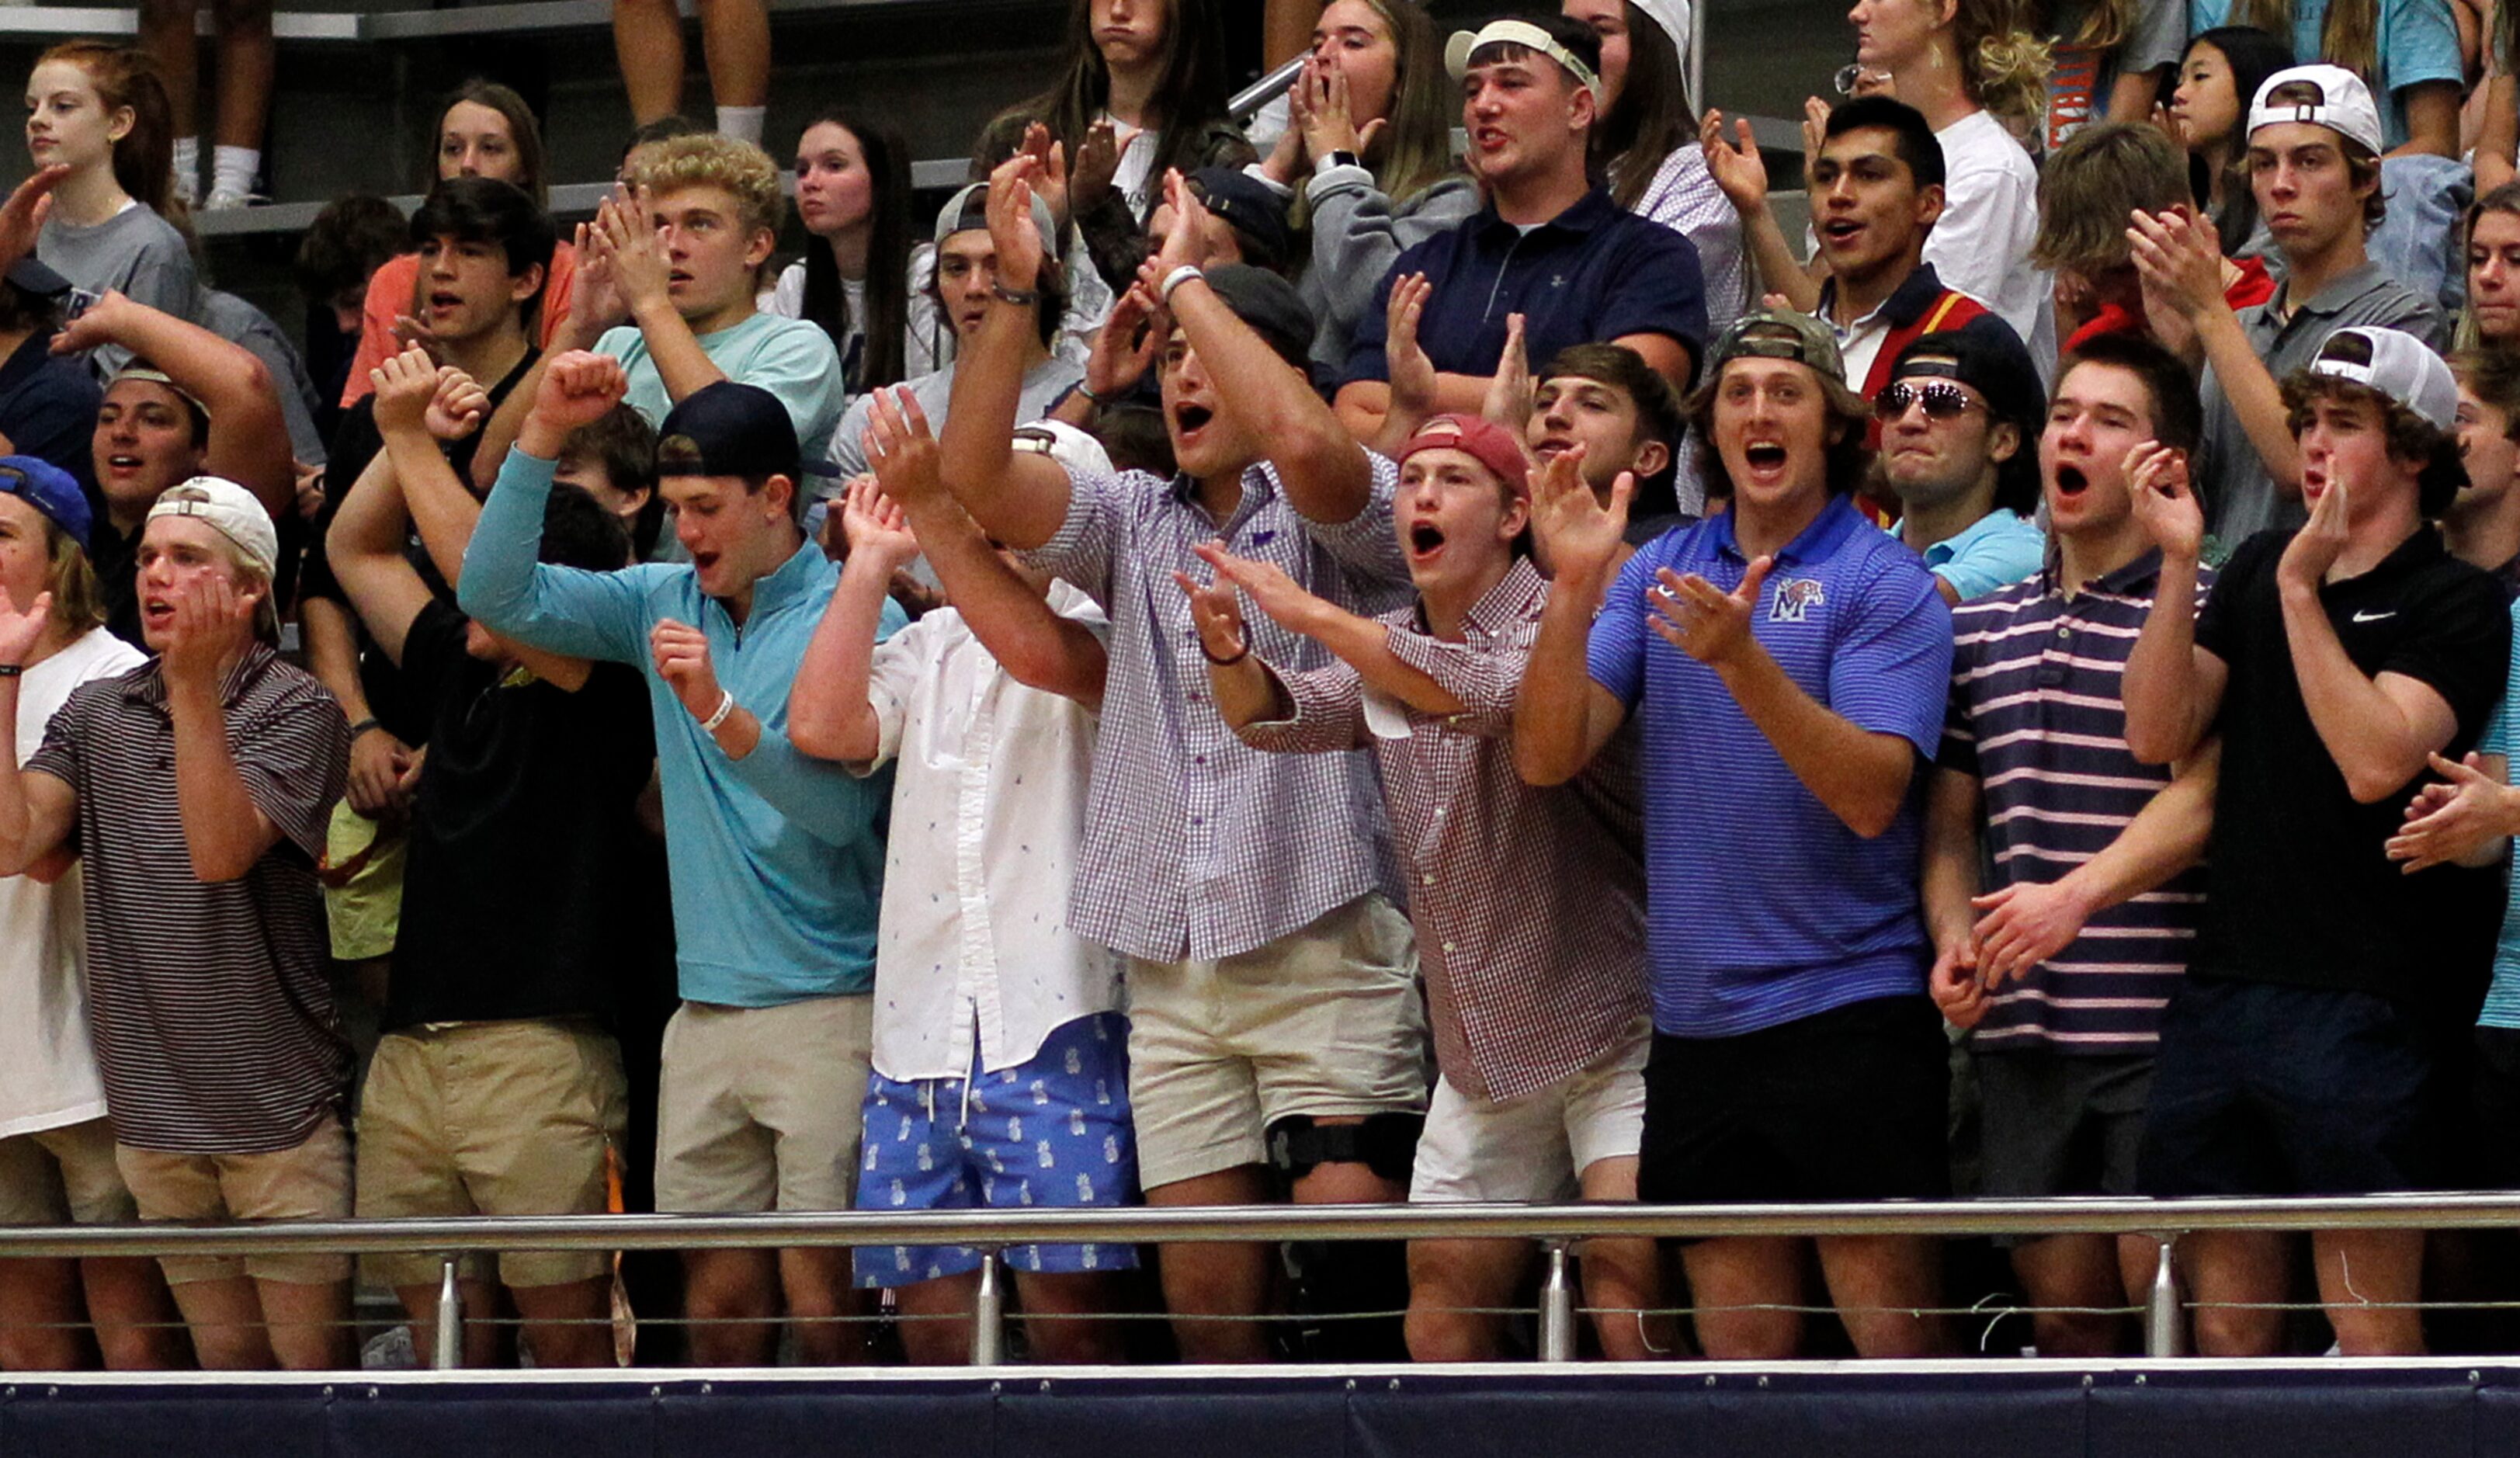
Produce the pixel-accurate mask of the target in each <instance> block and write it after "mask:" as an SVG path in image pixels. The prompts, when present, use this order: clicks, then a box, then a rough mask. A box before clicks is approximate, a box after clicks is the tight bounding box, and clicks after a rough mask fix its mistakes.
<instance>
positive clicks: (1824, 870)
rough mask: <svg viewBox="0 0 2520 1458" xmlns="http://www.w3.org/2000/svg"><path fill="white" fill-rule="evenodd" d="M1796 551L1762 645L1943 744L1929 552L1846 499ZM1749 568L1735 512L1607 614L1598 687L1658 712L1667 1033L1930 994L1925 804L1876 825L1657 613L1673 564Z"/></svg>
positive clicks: (1731, 584)
mask: <svg viewBox="0 0 2520 1458" xmlns="http://www.w3.org/2000/svg"><path fill="white" fill-rule="evenodd" d="M1776 556H1777V560H1776V564H1775V566H1774V568H1773V569H1772V570H1770V572H1769V573H1768V580H1767V583H1766V585H1765V586H1764V587H1763V588H1762V589H1761V591H1760V595H1759V596H1760V601H1759V603H1758V605H1757V606H1756V607H1755V608H1754V609H1753V610H1752V613H1751V631H1752V633H1753V634H1755V635H1756V637H1757V638H1758V641H1759V643H1760V644H1761V646H1763V647H1764V648H1766V650H1767V651H1768V652H1769V653H1770V654H1771V655H1772V656H1774V657H1775V659H1776V661H1777V662H1778V666H1780V667H1782V668H1783V669H1784V671H1785V674H1786V676H1788V677H1790V678H1791V679H1792V680H1793V681H1794V682H1795V683H1796V684H1797V685H1799V686H1800V687H1801V689H1802V690H1803V692H1804V693H1806V694H1809V695H1811V697H1812V698H1813V699H1814V700H1815V701H1817V702H1818V703H1820V704H1821V705H1822V706H1824V707H1826V708H1828V709H1830V710H1831V711H1833V712H1835V713H1837V714H1838V715H1840V716H1842V717H1843V718H1845V719H1847V720H1848V721H1849V722H1851V723H1853V724H1855V725H1856V726H1857V727H1858V728H1861V729H1866V730H1869V731H1871V732H1873V733H1876V734H1895V735H1897V736H1899V737H1900V738H1902V739H1905V740H1907V741H1908V742H1909V743H1910V744H1912V745H1913V746H1915V748H1916V752H1917V753H1918V754H1920V755H1931V754H1932V753H1933V752H1934V751H1935V748H1936V746H1937V745H1938V744H1939V742H1940V740H1941V737H1942V719H1943V702H1944V700H1945V699H1946V698H1947V697H1948V696H1949V693H1950V674H1951V663H1952V626H1951V624H1952V617H1951V610H1950V609H1948V608H1946V607H1945V606H1944V605H1943V598H1942V594H1941V593H1940V592H1938V591H1936V590H1935V587H1934V578H1933V576H1932V574H1931V573H1929V572H1927V571H1926V570H1925V569H1924V565H1923V564H1922V563H1920V562H1918V561H1917V560H1916V554H1914V553H1913V552H1911V551H1909V550H1908V549H1907V548H1906V547H1905V546H1903V545H1901V544H1900V543H1899V542H1898V541H1897V540H1896V539H1895V538H1893V537H1890V536H1888V535H1885V534H1884V533H1882V532H1880V531H1878V530H1875V529H1873V527H1872V526H1871V524H1869V523H1868V522H1866V521H1865V520H1864V518H1863V517H1862V516H1860V515H1858V513H1857V511H1856V509H1855V507H1854V506H1853V505H1852V504H1851V503H1850V502H1848V501H1847V500H1846V499H1845V498H1844V497H1836V498H1832V499H1831V500H1830V501H1829V503H1828V504H1827V505H1826V506H1825V507H1823V509H1822V511H1821V514H1820V516H1819V517H1818V518H1817V519H1815V520H1814V521H1813V523H1812V524H1811V525H1809V526H1807V527H1805V528H1803V530H1802V532H1801V534H1800V535H1798V536H1796V537H1795V538H1794V539H1793V540H1792V541H1791V542H1789V543H1787V544H1786V545H1785V547H1784V548H1783V550H1781V551H1779V552H1778V553H1777V554H1776ZM1748 566H1749V564H1748V563H1746V562H1745V561H1743V560H1742V556H1741V549H1740V546H1739V544H1738V543H1736V542H1735V541H1734V540H1733V517H1732V514H1731V513H1729V512H1728V513H1724V514H1721V515H1718V516H1715V517H1713V518H1710V519H1708V520H1707V521H1705V522H1701V523H1699V524H1696V525H1694V526H1688V527H1683V528H1680V529H1678V530H1674V531H1670V532H1666V533H1665V534H1663V535H1662V536H1660V537H1657V538H1655V539H1654V540H1653V541H1651V542H1648V543H1646V544H1645V545H1644V546H1643V547H1642V548H1640V549H1638V551H1637V554H1636V555H1635V556H1634V557H1631V558H1629V559H1628V564H1627V566H1626V567H1625V568H1623V569H1622V570H1620V572H1619V579H1618V581H1617V583H1616V584H1615V585H1613V586H1612V587H1611V589H1610V595H1609V600H1608V602H1607V603H1605V604H1604V605H1603V607H1602V610H1601V614H1600V616H1598V618H1596V619H1595V620H1594V623H1593V636H1592V644H1591V654H1590V657H1591V666H1592V674H1593V679H1594V681H1595V682H1597V683H1598V684H1600V685H1601V687H1603V688H1604V689H1607V690H1608V691H1609V692H1610V693H1612V694H1613V695H1616V696H1617V698H1618V700H1619V702H1620V703H1622V704H1624V705H1626V706H1628V711H1629V714H1630V716H1631V717H1633V718H1637V719H1640V720H1642V728H1643V761H1642V762H1643V788H1644V808H1645V868H1646V870H1645V876H1646V890H1645V911H1646V921H1647V930H1646V951H1647V954H1648V958H1649V960H1650V963H1651V968H1652V982H1653V1007H1654V1027H1655V1029H1656V1030H1657V1031H1659V1032H1662V1033H1665V1034H1668V1035H1671V1036H1675V1037H1726V1036H1731V1035H1733V1034H1735V1033H1744V1032H1753V1031H1756V1030H1758V1029H1760V1028H1763V1027H1772V1026H1775V1025H1778V1024H1781V1023H1789V1022H1792V1021H1794V1020H1796V1019H1800V1018H1808V1017H1811V1016H1812V1015H1814V1014H1817V1013H1824V1012H1827V1011H1828V1010H1830V1009H1831V1008H1837V1007H1843V1006H1845V1005H1847V1004H1849V1003H1855V1002H1862V1001H1865V1000H1867V999H1869V998H1876V997H1895V996H1902V995H1906V996H1915V995H1920V994H1921V993H1922V992H1923V991H1924V987H1925V967H1926V963H1927V961H1928V960H1929V958H1928V955H1927V942H1926V937H1925V928H1924V920H1923V917H1922V915H1921V913H1920V910H1919V905H1918V900H1917V892H1916V885H1917V882H1916V870H1917V866H1916V857H1917V843H1918V837H1917V800H1918V797H1917V796H1916V795H1914V794H1913V793H1912V794H1911V795H1910V796H1909V797H1908V800H1907V803H1906V804H1905V806H1903V807H1902V808H1901V810H1900V812H1899V815H1898V817H1897V819H1895V820H1894V821H1892V823H1891V825H1890V828H1889V829H1888V830H1887V831H1885V832H1884V833H1882V834H1881V835H1878V836H1875V837H1872V838H1870V839H1867V838H1865V837H1863V836H1859V835H1857V834H1856V833H1855V832H1854V831H1852V830H1850V829H1848V828H1847V825H1846V823H1845V822H1844V821H1842V820H1840V819H1838V818H1837V816H1836V815H1835V814H1834V813H1832V812H1831V811H1830V810H1829V809H1828V807H1827V806H1825V805H1823V804H1822V803H1821V801H1820V799H1819V797H1817V796H1815V795H1813V794H1812V793H1811V791H1809V790H1808V789H1806V788H1804V786H1803V783H1802V781H1801V780H1799V779H1797V778H1796V777H1795V775H1794V772H1793V771H1792V770H1791V769H1789V768H1787V767H1786V765H1785V761H1784V758H1783V756H1781V755H1779V754H1778V752H1777V750H1776V747H1775V746H1774V745H1772V744H1770V743H1769V742H1768V737H1767V736H1766V734H1764V733H1763V732H1761V731H1760V729H1759V727H1758V726H1757V725H1755V724H1753V723H1751V722H1750V718H1749V716H1748V715H1747V714H1745V713H1743V712H1742V711H1741V706H1740V705H1739V704H1738V703H1736V702H1735V701H1734V700H1733V693H1732V690H1730V689H1728V688H1726V687H1725V685H1724V683H1723V681H1722V680H1721V679H1719V678H1718V677H1717V676H1716V674H1715V670H1713V669H1711V668H1709V667H1707V666H1706V665H1705V664H1703V663H1700V662H1698V661H1696V660H1694V659H1692V658H1690V657H1688V655H1687V654H1685V653H1683V652H1681V651H1680V650H1679V649H1677V648H1675V647H1673V646H1672V645H1671V644H1669V643H1667V642H1665V641H1664V640H1663V638H1662V636H1661V635H1660V634H1658V633H1656V632H1655V631H1654V630H1653V628H1652V627H1651V626H1650V625H1649V622H1648V618H1649V617H1650V616H1651V615H1652V610H1651V608H1649V607H1648V606H1647V601H1646V593H1647V592H1648V591H1649V590H1650V589H1651V588H1652V587H1653V584H1654V573H1655V571H1656V570H1658V569H1661V568H1665V567H1668V568H1670V569H1672V570H1674V571H1677V572H1680V573H1683V574H1687V573H1689V572H1695V573H1697V574H1698V575H1700V576H1702V577H1704V578H1706V579H1707V580H1708V581H1710V582H1712V583H1714V584H1715V585H1716V586H1718V587H1721V588H1723V589H1725V590H1726V591H1728V592H1729V591H1731V590H1733V589H1734V588H1736V587H1738V586H1739V585H1740V583H1741V576H1742V573H1743V572H1744V571H1745V570H1747V569H1748Z"/></svg>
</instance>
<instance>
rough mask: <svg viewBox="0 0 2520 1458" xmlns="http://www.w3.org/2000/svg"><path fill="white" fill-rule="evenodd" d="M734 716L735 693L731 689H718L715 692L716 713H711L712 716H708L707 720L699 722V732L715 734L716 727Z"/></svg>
mask: <svg viewBox="0 0 2520 1458" xmlns="http://www.w3.org/2000/svg"><path fill="white" fill-rule="evenodd" d="M734 714H735V691H734V690H732V689H720V690H718V691H717V712H715V713H712V714H710V715H709V716H708V717H707V718H705V719H702V720H700V732H701V733H702V734H715V733H716V732H717V726H718V725H720V724H723V723H725V722H726V721H727V720H728V719H729V718H732V717H733V716H734Z"/></svg>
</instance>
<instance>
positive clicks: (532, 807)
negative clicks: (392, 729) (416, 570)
mask: <svg viewBox="0 0 2520 1458" xmlns="http://www.w3.org/2000/svg"><path fill="white" fill-rule="evenodd" d="M465 626H466V618H465V616H464V615H463V614H461V613H458V612H456V611H455V610H454V609H452V608H449V607H447V606H446V605H445V604H443V603H435V602H432V603H430V604H429V605H428V606H427V607H425V608H423V609H422V610H421V611H420V613H419V615H417V616H416V617H414V618H413V619H412V626H411V631H410V633H409V634H408V635H407V636H406V637H405V638H404V640H403V654H402V661H403V674H404V677H405V680H406V686H407V687H408V688H409V689H410V690H411V692H412V694H413V696H414V698H415V700H425V701H426V702H427V703H428V704H429V705H430V706H432V707H433V710H434V713H433V723H432V725H431V728H430V732H429V736H428V758H427V761H426V763H425V764H424V766H423V767H422V769H421V774H420V790H419V794H418V796H417V798H416V800H415V802H414V805H413V810H412V823H411V848H410V859H409V861H408V862H407V863H406V869H405V871H404V875H403V893H402V930H401V933H400V934H399V935H398V936H397V937H396V939H395V944H394V953H393V970H392V974H391V977H390V980H389V981H388V983H387V989H386V995H385V1016H384V1025H385V1026H386V1027H387V1028H395V1027H407V1026H410V1025H414V1024H418V1023H462V1022H489V1021H494V1020H500V1019H514V1018H566V1017H589V1018H606V1019H608V1018H610V1017H611V1016H612V1015H613V1013H614V1011H615V1009H616V1008H617V1007H618V1006H619V1005H620V1004H621V1003H622V1002H623V1001H624V1000H625V999H626V998H627V997H629V996H632V995H635V994H636V989H637V987H638V985H639V984H640V983H641V981H642V979H641V975H640V973H641V969H642V968H644V967H645V966H646V965H647V964H648V963H649V962H651V961H652V960H653V958H654V956H655V955H656V953H655V948H656V947H658V946H659V945H666V944H669V941H668V938H667V937H666V936H665V935H664V934H661V933H660V931H659V929H658V927H657V925H656V908H658V907H661V906H662V905H664V904H665V899H666V892H665V863H664V855H663V850H662V847H661V845H659V844H658V843H657V842H656V840H655V838H653V837H652V836H650V835H649V834H648V833H647V831H646V830H645V829H644V828H642V827H641V825H640V824H639V821H638V818H637V813H636V809H635V803H636V801H637V799H638V797H639V792H640V791H641V790H642V789H644V788H645V787H646V786H647V783H648V772H649V767H650V765H651V763H652V761H653V760H654V758H655V752H656V749H655V738H654V732H653V729H652V720H651V719H650V716H649V707H648V690H647V684H646V681H645V680H644V679H643V678H642V677H641V676H640V673H639V670H637V669H635V668H632V667H629V666H627V665H626V664H621V663H598V664H596V665H595V671H594V673H593V675H592V676H590V677H589V678H588V679H587V681H586V684H585V686H584V687H582V688H580V689H579V690H578V691H577V692H576V693H573V694H572V693H569V692H566V691H565V690H562V689H561V688H559V687H557V686H555V685H553V684H550V683H547V682H544V681H542V680H540V679H534V678H531V677H530V676H529V675H524V674H521V673H518V672H511V673H503V672H502V670H501V669H500V668H499V666H498V665H497V664H495V663H487V662H483V661H480V660H478V659H475V658H473V657H472V656H471V655H470V654H468V653H466V652H465V651H464V630H465Z"/></svg>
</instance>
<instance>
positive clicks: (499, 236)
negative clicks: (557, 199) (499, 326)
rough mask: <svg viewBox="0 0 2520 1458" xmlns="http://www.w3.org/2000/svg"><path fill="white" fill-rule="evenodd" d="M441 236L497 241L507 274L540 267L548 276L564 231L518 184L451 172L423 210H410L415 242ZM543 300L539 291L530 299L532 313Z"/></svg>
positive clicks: (420, 245) (420, 243)
mask: <svg viewBox="0 0 2520 1458" xmlns="http://www.w3.org/2000/svg"><path fill="white" fill-rule="evenodd" d="M440 238H452V239H454V240H455V241H456V242H458V243H494V244H497V245H498V246H499V251H501V252H503V253H505V254H506V255H507V258H508V277H510V278H512V279H513V278H521V277H523V276H524V272H525V270H526V269H528V268H535V267H539V268H541V269H542V270H543V272H544V275H545V277H546V280H548V277H549V275H550V272H551V260H552V250H553V248H554V247H555V246H556V245H557V244H558V242H559V238H560V232H559V229H558V228H557V227H556V226H555V225H554V224H553V222H552V218H551V214H550V213H548V212H545V211H543V210H542V208H541V207H539V206H537V205H535V203H534V200H533V199H532V198H530V197H528V196H526V195H525V193H524V191H523V190H522V189H520V188H518V187H517V185H516V184H515V183H512V182H501V181H500V180H498V179H497V178H495V177H450V178H448V179H447V180H446V181H444V182H441V183H439V184H438V185H437V186H435V187H433V188H431V189H429V192H428V197H427V199H426V200H425V201H423V202H422V203H421V205H420V209H419V210H418V211H416V212H414V213H413V214H412V215H411V242H412V245H413V247H415V248H426V247H427V245H428V244H430V243H432V242H434V241H436V240H437V239H440ZM541 301H542V294H541V293H540V292H539V291H537V292H536V293H535V295H534V296H533V297H532V298H530V299H528V300H526V303H525V313H526V316H527V317H528V318H530V317H532V315H533V313H534V309H535V306H536V305H538V304H539V303H540V302H541Z"/></svg>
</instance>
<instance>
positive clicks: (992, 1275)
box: [971, 1246, 1007, 1367]
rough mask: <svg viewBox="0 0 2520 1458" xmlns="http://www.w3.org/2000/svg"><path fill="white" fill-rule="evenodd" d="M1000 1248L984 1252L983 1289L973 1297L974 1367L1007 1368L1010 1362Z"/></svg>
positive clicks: (981, 1259) (986, 1249)
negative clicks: (1008, 1358) (999, 1258)
mask: <svg viewBox="0 0 2520 1458" xmlns="http://www.w3.org/2000/svg"><path fill="white" fill-rule="evenodd" d="M1002 1269H1003V1268H1002V1267H1001V1266H1000V1264H999V1260H998V1252H997V1249H996V1248H995V1247H993V1246H984V1247H982V1248H981V1250H980V1289H979V1291H978V1293H977V1294H975V1295H974V1296H973V1297H972V1298H971V1365H972V1366H974V1367H998V1366H1003V1365H1005V1363H1006V1360H1007V1289H1006V1284H1005V1280H1006V1278H1005V1276H1004V1275H1003V1274H1002Z"/></svg>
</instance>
